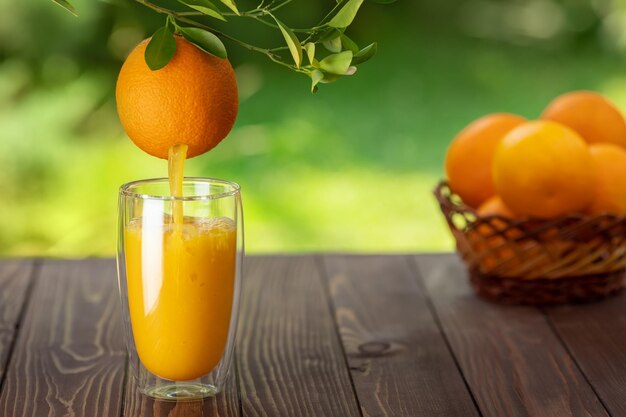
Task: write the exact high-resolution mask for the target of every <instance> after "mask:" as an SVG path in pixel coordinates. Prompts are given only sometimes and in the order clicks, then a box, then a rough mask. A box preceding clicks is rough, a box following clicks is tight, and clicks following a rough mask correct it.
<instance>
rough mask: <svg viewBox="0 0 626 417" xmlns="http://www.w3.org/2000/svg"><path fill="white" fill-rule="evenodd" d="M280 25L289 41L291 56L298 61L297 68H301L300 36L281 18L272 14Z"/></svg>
mask: <svg viewBox="0 0 626 417" xmlns="http://www.w3.org/2000/svg"><path fill="white" fill-rule="evenodd" d="M272 17H273V18H274V20H275V21H276V24H277V25H278V28H279V29H280V31H281V32H282V34H283V38H285V42H287V46H288V47H289V52H291V56H292V57H293V61H294V62H295V63H296V68H300V65H302V45H301V44H300V41H299V40H298V37H297V36H296V35H295V34H294V33H293V32H292V31H291V29H289V28H288V27H287V26H285V25H284V24H283V23H282V22H281V21H280V20H278V19H276V17H274V16H272Z"/></svg>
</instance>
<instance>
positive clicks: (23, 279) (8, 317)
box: [0, 260, 35, 387]
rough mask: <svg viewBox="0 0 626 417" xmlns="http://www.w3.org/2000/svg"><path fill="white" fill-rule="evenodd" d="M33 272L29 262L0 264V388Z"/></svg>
mask: <svg viewBox="0 0 626 417" xmlns="http://www.w3.org/2000/svg"><path fill="white" fill-rule="evenodd" d="M34 271H35V268H34V262H33V261H31V260H23V261H20V260H10V261H9V260H7V261H1V262H0V387H1V386H2V382H3V381H4V373H5V370H6V364H7V360H8V359H9V354H10V352H11V348H12V346H13V342H14V338H15V334H16V328H17V325H18V320H19V318H20V313H21V312H22V309H23V306H24V303H25V302H26V298H27V293H28V288H29V286H30V283H31V280H32V278H33V277H32V276H33V273H34Z"/></svg>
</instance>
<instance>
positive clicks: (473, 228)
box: [434, 182, 626, 305]
mask: <svg viewBox="0 0 626 417" xmlns="http://www.w3.org/2000/svg"><path fill="white" fill-rule="evenodd" d="M434 193H435V196H436V197H437V200H438V201H439V205H440V207H441V211H442V212H443V214H444V215H445V217H446V220H447V222H448V225H449V226H450V230H451V231H452V234H453V235H454V238H455V239H456V245H457V249H458V251H459V254H460V255H461V257H462V258H463V260H464V261H465V263H466V264H467V267H468V270H469V276H470V280H471V284H472V286H473V287H474V289H475V290H476V292H477V293H478V294H479V295H481V296H483V297H485V298H488V299H490V300H496V301H499V302H504V303H511V304H539V305H549V304H563V303H575V302H588V301H595V300H599V299H602V298H604V297H607V296H609V295H611V294H615V293H617V292H618V291H620V290H621V289H622V288H623V286H624V277H625V271H626V217H623V216H615V215H610V214H605V215H601V216H595V217H590V216H584V215H581V214H572V215H567V216H563V217H559V218H557V219H552V220H538V219H531V218H525V219H515V220H513V219H508V218H505V217H501V216H485V217H480V216H478V215H477V214H476V212H475V211H474V210H473V209H472V208H470V207H468V206H467V205H465V204H464V203H463V202H462V201H461V199H460V197H459V196H458V195H456V194H455V193H454V192H453V191H452V190H451V189H450V187H449V186H448V184H447V183H446V182H441V183H440V184H439V185H438V186H437V188H436V189H435V191H434Z"/></svg>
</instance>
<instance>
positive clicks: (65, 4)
mask: <svg viewBox="0 0 626 417" xmlns="http://www.w3.org/2000/svg"><path fill="white" fill-rule="evenodd" d="M52 1H53V2H55V3H56V4H58V5H59V6H61V7H63V8H64V9H65V10H67V11H68V12H70V13H71V14H73V15H74V16H78V14H77V13H76V9H75V8H74V6H73V5H72V3H70V2H69V1H67V0H52Z"/></svg>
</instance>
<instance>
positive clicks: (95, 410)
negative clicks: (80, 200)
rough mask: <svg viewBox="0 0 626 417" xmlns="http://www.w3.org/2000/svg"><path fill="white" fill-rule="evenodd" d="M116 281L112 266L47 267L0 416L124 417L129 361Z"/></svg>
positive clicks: (66, 264) (26, 320)
mask: <svg viewBox="0 0 626 417" xmlns="http://www.w3.org/2000/svg"><path fill="white" fill-rule="evenodd" d="M115 279H116V272H115V262H114V261H113V260H85V261H45V262H44V263H43V265H42V267H41V273H40V276H39V277H38V279H36V281H35V283H34V288H33V292H32V296H31V300H30V302H29V305H28V309H27V311H26V314H25V317H24V320H23V323H22V328H21V329H20V332H19V335H18V338H17V341H16V346H15V350H14V353H13V356H12V360H11V362H10V363H9V367H8V370H7V379H6V383H5V385H4V390H3V392H2V393H1V395H0V415H2V416H11V417H20V416H29V417H30V416H35V415H36V416H44V415H48V416H98V417H107V416H118V415H119V413H120V408H121V389H122V385H123V382H124V366H125V356H126V355H125V351H124V348H123V338H122V326H121V320H120V318H121V315H120V308H119V296H118V292H117V286H116V282H115Z"/></svg>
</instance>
